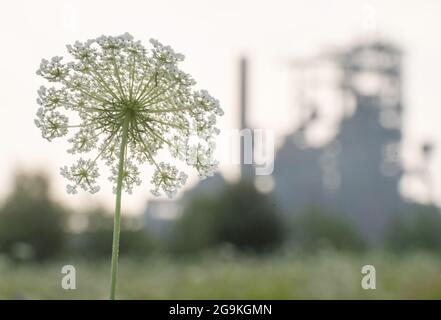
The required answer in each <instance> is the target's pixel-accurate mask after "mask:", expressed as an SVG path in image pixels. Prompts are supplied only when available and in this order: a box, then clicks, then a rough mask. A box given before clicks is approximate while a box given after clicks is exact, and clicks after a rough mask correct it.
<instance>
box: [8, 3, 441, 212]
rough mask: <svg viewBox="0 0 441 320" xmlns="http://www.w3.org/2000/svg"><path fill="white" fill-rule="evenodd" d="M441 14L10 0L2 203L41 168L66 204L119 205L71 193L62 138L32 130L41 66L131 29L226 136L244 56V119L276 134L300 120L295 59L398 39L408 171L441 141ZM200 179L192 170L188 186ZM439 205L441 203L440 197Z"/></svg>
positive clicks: (129, 204)
mask: <svg viewBox="0 0 441 320" xmlns="http://www.w3.org/2000/svg"><path fill="white" fill-rule="evenodd" d="M440 14H441V2H440V1H436V0H425V1H416V0H414V1H411V0H408V1H404V0H401V1H398V0H389V1H354V0H341V1H330V0H312V1H294V0H286V1H282V0H272V1H258V0H254V1H253V0H242V1H241V0H222V1H218V0H213V1H206V0H205V1H203V0H189V1H179V0H163V1H140V0H139V1H135V0H125V1H114V0H107V1H98V0H95V1H90V0H89V1H85V0H76V1H67V0H54V1H49V0H40V1H30V0H29V1H23V0H19V1H9V2H6V1H4V2H2V3H1V4H0V39H1V42H2V44H1V49H0V198H2V196H4V195H5V194H6V193H7V192H8V190H9V189H10V185H11V184H10V182H11V180H12V177H13V172H14V170H16V169H17V168H24V169H25V170H34V169H43V170H45V171H46V172H47V173H48V174H49V175H50V177H51V178H52V179H53V182H54V184H53V193H54V195H55V196H56V197H58V198H59V199H60V200H62V201H67V202H68V203H69V204H71V205H72V206H77V205H79V206H81V205H84V204H89V203H92V202H94V201H100V202H102V203H104V204H105V205H108V206H109V207H111V206H112V205H113V200H112V199H113V195H112V193H111V186H110V185H108V183H106V181H107V179H106V178H105V177H104V178H103V179H102V191H100V193H99V194H97V195H94V196H90V195H87V194H84V193H80V194H79V195H76V196H71V195H67V194H66V193H65V188H64V185H65V181H63V178H62V177H60V176H59V174H58V172H59V167H61V166H63V165H67V164H70V163H72V162H73V159H71V157H70V156H69V155H68V154H67V153H66V152H65V151H66V149H67V144H66V143H64V142H61V141H53V142H52V143H48V142H47V141H46V140H44V139H42V138H41V137H40V132H39V131H38V129H37V128H36V127H35V126H34V124H33V119H34V117H35V112H36V110H37V104H36V96H37V89H38V88H39V86H40V85H42V84H43V81H42V80H41V79H40V78H39V77H38V76H37V75H36V74H35V71H36V69H37V68H38V66H39V63H40V60H41V59H42V58H49V57H52V56H54V55H65V54H66V49H65V45H66V44H69V43H73V42H74V41H76V40H87V39H90V38H95V37H97V36H100V35H101V34H106V35H118V34H122V33H125V32H129V33H131V34H132V35H133V36H134V37H135V38H136V39H139V40H142V41H143V42H144V43H145V44H147V43H148V39H150V38H156V39H158V40H160V41H161V42H163V43H165V44H169V45H171V46H172V47H173V48H174V49H175V50H176V51H178V52H182V53H183V54H185V56H186V60H185V62H184V63H183V69H184V70H185V71H186V72H188V73H190V74H191V75H192V76H193V77H194V78H195V79H196V80H197V82H198V86H199V87H200V88H205V89H207V90H209V92H210V93H211V94H212V95H213V96H215V97H216V98H218V99H219V100H220V102H221V105H222V107H223V109H224V111H225V116H224V117H223V118H222V119H221V122H220V128H221V130H223V131H224V132H227V131H228V130H230V129H235V128H238V118H237V106H238V79H237V75H238V59H239V57H240V56H247V57H248V58H249V61H250V79H251V81H250V97H249V100H250V111H249V122H250V124H251V125H252V126H253V127H258V128H264V129H270V130H274V132H275V133H276V137H278V138H279V139H280V138H282V137H283V136H284V135H285V134H286V133H289V132H290V131H292V130H293V126H294V125H295V124H296V117H298V112H297V110H296V105H295V103H294V101H293V99H292V92H293V90H294V89H295V88H293V82H292V70H290V69H289V67H288V65H289V62H290V61H291V60H293V59H297V58H303V57H310V56H314V55H318V54H320V53H321V52H323V51H326V50H332V49H335V48H344V47H345V46H347V45H350V44H351V43H353V42H354V41H358V40H360V39H365V38H379V39H386V40H391V41H393V42H394V43H396V44H397V45H399V46H400V47H401V48H402V49H403V51H404V54H405V55H404V64H403V67H404V79H403V81H404V108H405V114H404V123H403V129H404V143H403V157H404V160H405V165H406V166H407V167H409V168H412V167H413V166H416V165H418V163H419V160H420V159H419V156H418V155H419V153H418V146H419V144H420V143H421V142H422V141H424V140H427V139H430V140H431V141H434V142H435V143H436V142H438V143H439V142H441V126H440V125H439V119H440V116H441V111H440V106H441V94H440V89H439V84H440V81H439V74H440V72H441V59H439V57H441V41H439V30H440V29H441V21H440V19H439V16H440ZM324 103H325V104H326V103H327V101H326V100H325V101H324ZM329 105H330V106H332V101H329ZM331 109H333V107H332V108H331ZM335 114H337V112H335ZM330 117H332V112H331V115H330ZM220 156H221V158H222V159H221V160H222V161H221V171H222V173H223V174H225V176H226V177H227V178H229V179H234V177H235V176H236V174H237V172H238V170H237V169H238V166H237V165H232V164H231V163H229V161H228V160H227V159H224V158H226V157H225V156H224V157H222V154H220ZM440 164H441V158H440V156H439V155H438V153H436V154H435V158H434V159H433V163H432V167H431V172H432V174H433V181H434V192H435V194H439V193H440V192H438V191H441V169H440V168H441V166H440ZM143 180H144V181H146V182H148V181H149V180H150V177H149V176H145V177H144V179H143ZM196 181H197V178H196V177H195V175H193V177H192V179H191V181H190V183H189V185H188V187H190V186H191V185H192V184H194V183H196ZM149 190H150V188H149V186H148V185H144V184H143V185H142V186H141V187H138V188H137V189H136V190H135V192H134V194H133V195H129V196H127V198H126V199H127V200H126V201H124V202H123V203H124V205H125V208H126V210H127V211H130V212H140V211H142V210H143V208H144V207H145V205H146V200H147V199H148V197H149ZM404 192H405V193H406V194H409V195H410V196H413V197H415V198H418V199H424V196H425V195H424V188H422V186H421V185H419V184H418V182H417V181H414V180H409V179H407V180H406V181H404ZM436 199H437V201H439V202H440V203H441V197H436Z"/></svg>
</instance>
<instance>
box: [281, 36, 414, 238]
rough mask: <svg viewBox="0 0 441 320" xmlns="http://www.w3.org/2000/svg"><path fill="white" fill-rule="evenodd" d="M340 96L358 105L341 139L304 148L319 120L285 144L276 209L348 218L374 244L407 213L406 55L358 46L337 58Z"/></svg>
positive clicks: (374, 46)
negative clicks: (403, 182) (403, 190)
mask: <svg viewBox="0 0 441 320" xmlns="http://www.w3.org/2000/svg"><path fill="white" fill-rule="evenodd" d="M334 59H335V62H336V63H337V66H338V67H339V68H340V70H341V71H342V75H343V76H342V78H341V79H342V80H341V83H340V86H339V87H340V89H341V90H343V93H344V94H345V95H351V96H352V101H354V102H355V110H354V112H353V114H352V115H350V116H347V117H344V118H343V119H342V121H341V123H340V128H339V131H338V133H337V135H336V136H335V137H334V138H333V139H332V140H331V141H330V142H328V143H327V144H325V145H323V146H321V147H311V146H309V145H308V144H307V143H306V142H305V140H306V139H305V131H307V130H308V127H309V126H310V125H311V123H313V122H314V119H313V118H314V117H313V118H312V119H311V118H308V119H307V120H306V121H305V123H303V124H302V125H301V126H300V128H299V129H298V130H296V131H295V132H293V133H292V134H291V135H289V136H288V137H286V140H285V142H284V144H283V146H282V147H281V148H280V150H279V151H278V153H277V155H276V160H275V165H274V179H275V189H274V196H275V198H276V203H277V204H278V206H279V207H280V208H281V209H282V211H283V212H285V213H286V214H297V213H301V212H304V211H305V210H307V209H308V208H310V207H316V208H317V207H318V208H322V209H323V210H325V211H329V212H335V213H342V214H345V215H346V216H348V217H349V218H351V219H352V220H353V221H354V222H355V223H356V224H357V225H358V226H359V227H360V229H361V230H362V231H363V232H364V233H365V235H366V236H367V237H368V238H369V239H371V240H376V239H378V238H379V237H381V236H382V234H383V231H384V228H385V226H386V224H387V223H388V221H389V219H390V218H391V216H392V215H394V214H397V213H403V212H404V211H405V209H406V203H405V202H404V201H403V199H402V197H401V195H400V193H399V182H400V178H401V175H402V169H401V163H400V157H399V151H400V147H399V146H400V142H401V113H402V104H401V53H400V51H399V50H398V49H396V48H395V47H393V46H391V45H387V44H383V43H371V44H364V45H358V46H355V47H353V48H351V49H350V50H348V51H347V52H344V53H342V54H338V55H336V56H334Z"/></svg>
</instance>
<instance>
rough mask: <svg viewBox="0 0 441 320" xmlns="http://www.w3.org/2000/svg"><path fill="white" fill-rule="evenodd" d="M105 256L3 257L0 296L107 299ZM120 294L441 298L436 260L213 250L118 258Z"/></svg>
mask: <svg viewBox="0 0 441 320" xmlns="http://www.w3.org/2000/svg"><path fill="white" fill-rule="evenodd" d="M65 264H72V265H74V266H75V268H76V278H77V289H76V290H63V289H62V288H61V285H60V283H61V278H62V276H63V275H62V274H61V267H62V266H63V265H65ZM365 264H371V265H374V266H375V267H376V278H377V289H376V290H363V289H362V288H361V285H360V282H361V278H362V274H361V268H362V266H363V265H365ZM109 271H110V270H109V266H108V263H107V261H102V262H88V261H85V260H81V259H77V260H75V259H72V260H66V261H58V262H50V263H45V264H20V265H14V264H11V263H7V262H6V261H3V262H0V299H17V298H20V299H21V298H23V299H106V298H107V296H108V289H109V288H108V280H109ZM118 281H119V282H118V291H117V292H118V294H117V298H120V299H364V298H366V299H441V258H440V257H439V256H435V255H433V254H432V255H431V254H428V253H423V252H414V253H409V254H407V255H402V256H397V255H391V254H386V253H382V252H377V253H369V254H366V255H351V254H343V253H338V252H334V251H322V252H320V253H318V254H314V255H305V254H293V253H290V254H285V255H277V256H271V257H261V258H259V257H250V256H237V255H233V254H228V253H225V252H224V253H220V254H217V255H214V254H211V255H207V256H204V257H201V258H197V259H188V260H186V261H182V260H181V261H176V260H171V259H167V258H164V257H159V258H153V257H152V258H150V259H143V260H137V259H129V258H122V259H121V262H120V270H119V280H118Z"/></svg>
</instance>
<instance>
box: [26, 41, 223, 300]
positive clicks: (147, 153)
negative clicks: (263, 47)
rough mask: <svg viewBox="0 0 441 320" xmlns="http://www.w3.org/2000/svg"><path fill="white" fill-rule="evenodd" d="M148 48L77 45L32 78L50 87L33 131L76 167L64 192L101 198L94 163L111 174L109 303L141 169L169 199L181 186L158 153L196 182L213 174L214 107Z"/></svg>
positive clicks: (169, 55) (174, 59)
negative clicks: (58, 142) (62, 146)
mask: <svg viewBox="0 0 441 320" xmlns="http://www.w3.org/2000/svg"><path fill="white" fill-rule="evenodd" d="M150 43H151V45H152V47H151V49H147V48H145V47H144V46H143V44H142V43H141V42H140V41H134V39H133V37H132V36H131V35H130V34H128V33H126V34H124V35H121V36H116V37H112V36H101V37H98V38H97V39H91V40H88V41H86V42H79V41H77V42H75V43H74V44H73V45H68V46H67V50H68V52H69V54H70V55H71V57H72V59H71V61H69V62H64V59H63V58H62V57H59V56H56V57H53V58H52V59H50V60H45V59H43V60H42V62H41V64H40V68H39V69H38V71H37V74H38V75H40V76H42V77H43V78H45V79H46V80H47V81H48V82H50V83H51V84H53V86H50V87H45V86H42V87H41V88H40V89H39V90H38V99H37V103H38V104H39V105H40V108H39V109H38V111H37V118H36V120H35V124H36V125H37V127H38V128H40V130H41V133H42V136H43V138H45V139H47V140H49V141H52V140H54V139H56V138H61V137H65V136H66V135H68V134H69V133H70V131H74V132H73V133H72V134H71V136H70V137H69V138H68V142H69V143H70V144H71V147H70V149H69V150H68V152H69V153H71V154H74V155H78V157H79V159H78V161H77V163H76V164H73V165H71V166H70V167H68V166H65V167H63V168H61V175H62V176H64V177H65V178H66V179H68V180H69V184H68V185H67V192H68V193H71V194H75V193H77V192H78V189H83V190H86V191H89V192H90V193H95V192H97V191H99V189H100V188H99V186H98V183H97V178H98V177H99V172H98V165H97V162H98V161H100V160H101V161H103V162H104V163H105V164H106V165H108V166H109V167H110V171H111V174H112V175H111V176H110V177H109V180H110V181H111V182H113V183H114V192H115V193H116V205H115V229H114V242H113V254H112V285H111V298H114V295H115V281H116V267H117V259H118V243H119V223H120V211H121V193H122V190H123V189H124V190H125V191H127V192H129V193H130V192H131V191H132V189H133V187H134V186H137V185H140V184H141V179H140V176H139V175H140V172H139V166H141V165H144V164H145V163H147V165H149V166H153V167H154V169H155V172H154V173H153V176H152V178H151V181H150V182H151V184H152V185H153V189H152V190H151V192H152V193H153V194H154V195H156V196H159V195H161V194H165V195H166V196H168V197H172V196H173V195H175V193H176V192H177V190H178V189H179V188H180V187H182V186H183V185H184V184H185V182H186V179H187V174H186V173H184V172H181V171H179V170H178V169H177V167H176V166H175V165H173V164H171V163H164V162H160V161H158V152H159V151H161V150H164V149H165V150H168V152H169V154H170V158H173V159H175V160H176V161H180V162H185V163H187V164H188V165H189V166H192V167H194V168H195V169H196V170H197V171H198V173H199V175H200V176H201V177H202V178H205V177H206V176H210V175H212V174H213V171H214V170H215V169H216V167H217V162H216V161H214V160H213V157H212V155H213V151H214V147H215V144H214V137H215V135H216V134H218V133H219V130H218V129H217V128H216V118H217V116H221V115H222V114H223V111H222V109H221V108H220V107H219V102H218V101H217V100H216V99H214V98H213V97H212V96H210V95H209V94H208V92H207V91H205V90H201V91H195V90H194V89H193V87H194V85H195V84H196V82H195V81H194V80H193V78H192V77H191V76H190V75H189V74H187V73H184V72H183V71H181V70H180V69H179V67H178V64H179V62H181V61H183V60H184V56H183V55H182V54H179V53H175V52H174V51H173V49H172V48H171V47H169V46H164V45H162V44H161V43H160V42H158V41H156V40H150Z"/></svg>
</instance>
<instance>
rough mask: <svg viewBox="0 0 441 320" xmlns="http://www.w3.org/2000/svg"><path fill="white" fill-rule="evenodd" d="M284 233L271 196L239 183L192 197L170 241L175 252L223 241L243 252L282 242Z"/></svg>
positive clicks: (272, 246) (195, 250) (211, 246)
mask: <svg viewBox="0 0 441 320" xmlns="http://www.w3.org/2000/svg"><path fill="white" fill-rule="evenodd" d="M285 233H286V230H285V228H284V221H283V217H282V216H281V215H280V214H279V213H278V212H277V211H276V210H275V208H274V207H273V205H272V201H271V198H270V197H269V196H267V195H263V194H261V193H259V192H258V191H257V190H256V189H255V188H254V186H252V185H249V184H245V183H241V184H236V185H231V186H230V187H228V188H226V190H224V192H223V193H222V194H220V195H217V194H213V195H211V196H200V197H197V198H195V199H192V201H190V203H189V204H188V205H187V207H186V209H185V212H184V214H183V216H182V217H181V219H179V220H178V221H177V222H176V225H175V228H174V230H173V232H172V235H171V238H172V239H171V242H172V249H173V251H174V252H175V253H193V252H197V251H199V250H201V249H208V248H215V247H218V246H222V245H225V244H229V245H232V246H234V247H235V248H237V249H239V250H242V251H245V252H267V251H270V250H272V249H275V248H277V247H278V246H280V245H281V244H282V243H283V241H284V238H285Z"/></svg>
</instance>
